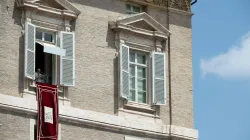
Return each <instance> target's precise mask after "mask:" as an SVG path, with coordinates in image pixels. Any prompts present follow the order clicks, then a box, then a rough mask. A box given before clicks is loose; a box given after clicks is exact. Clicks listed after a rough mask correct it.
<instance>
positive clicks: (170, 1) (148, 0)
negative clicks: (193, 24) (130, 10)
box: [123, 0, 191, 12]
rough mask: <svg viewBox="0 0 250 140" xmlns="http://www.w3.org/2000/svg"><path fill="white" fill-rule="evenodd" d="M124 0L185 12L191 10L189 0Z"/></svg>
mask: <svg viewBox="0 0 250 140" xmlns="http://www.w3.org/2000/svg"><path fill="white" fill-rule="evenodd" d="M123 1H126V2H135V3H139V4H142V5H150V6H154V7H157V8H163V9H167V8H173V9H178V10H182V11H185V12H190V11H191V0H123Z"/></svg>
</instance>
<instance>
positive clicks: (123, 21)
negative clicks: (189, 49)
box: [109, 12, 170, 39]
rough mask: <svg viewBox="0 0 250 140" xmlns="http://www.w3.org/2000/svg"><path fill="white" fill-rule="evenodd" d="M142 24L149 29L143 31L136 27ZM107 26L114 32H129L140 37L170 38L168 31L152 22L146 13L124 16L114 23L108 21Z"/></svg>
mask: <svg viewBox="0 0 250 140" xmlns="http://www.w3.org/2000/svg"><path fill="white" fill-rule="evenodd" d="M138 22H144V23H145V25H146V26H148V27H150V28H151V30H150V29H144V28H141V27H137V26H136V25H134V24H136V23H138ZM109 25H110V27H111V29H115V30H127V31H130V32H134V33H137V34H141V35H146V36H151V37H156V38H162V39H167V38H168V36H170V31H169V30H168V29H166V28H165V27H164V26H162V25H161V24H160V23H159V22H157V21H156V20H154V19H153V18H152V17H151V16H149V15H148V14H147V13H145V12H143V13H139V14H134V15H132V16H128V17H127V16H125V17H124V18H119V19H118V20H116V21H110V22H109Z"/></svg>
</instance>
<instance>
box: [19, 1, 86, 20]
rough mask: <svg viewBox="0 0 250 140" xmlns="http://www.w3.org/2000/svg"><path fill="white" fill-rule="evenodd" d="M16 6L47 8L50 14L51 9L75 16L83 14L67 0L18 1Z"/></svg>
mask: <svg viewBox="0 0 250 140" xmlns="http://www.w3.org/2000/svg"><path fill="white" fill-rule="evenodd" d="M16 4H17V6H18V7H31V8H38V9H39V8H40V7H42V8H43V9H44V8H45V9H46V8H47V9H46V10H47V11H48V12H50V11H51V9H55V10H62V11H68V12H69V13H70V14H73V15H75V16H78V15H79V14H80V13H81V12H80V11H79V10H78V9H77V8H75V7H74V6H73V5H72V4H71V3H70V2H68V1H67V0H16Z"/></svg>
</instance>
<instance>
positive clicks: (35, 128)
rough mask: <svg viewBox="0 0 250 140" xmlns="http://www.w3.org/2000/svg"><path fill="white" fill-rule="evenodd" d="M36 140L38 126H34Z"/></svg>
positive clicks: (35, 138)
mask: <svg viewBox="0 0 250 140" xmlns="http://www.w3.org/2000/svg"><path fill="white" fill-rule="evenodd" d="M34 140H37V125H34Z"/></svg>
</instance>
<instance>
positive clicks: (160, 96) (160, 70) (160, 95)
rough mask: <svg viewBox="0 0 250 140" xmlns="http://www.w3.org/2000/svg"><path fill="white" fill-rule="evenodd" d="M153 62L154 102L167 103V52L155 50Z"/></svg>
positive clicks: (157, 103) (158, 103)
mask: <svg viewBox="0 0 250 140" xmlns="http://www.w3.org/2000/svg"><path fill="white" fill-rule="evenodd" d="M152 64H153V70H152V72H153V74H152V75H153V83H152V84H153V88H152V89H153V103H154V104H156V105H165V104H166V66H165V65H166V63H165V54H164V53H159V52H154V53H153V56H152Z"/></svg>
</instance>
